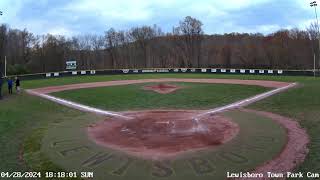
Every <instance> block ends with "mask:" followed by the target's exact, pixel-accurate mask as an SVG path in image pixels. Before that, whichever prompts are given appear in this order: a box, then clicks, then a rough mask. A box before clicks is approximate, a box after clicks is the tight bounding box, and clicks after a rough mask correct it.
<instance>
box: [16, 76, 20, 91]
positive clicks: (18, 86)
mask: <svg viewBox="0 0 320 180" xmlns="http://www.w3.org/2000/svg"><path fill="white" fill-rule="evenodd" d="M16 91H17V92H18V93H19V92H20V79H19V77H18V76H17V77H16Z"/></svg>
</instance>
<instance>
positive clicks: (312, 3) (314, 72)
mask: <svg viewBox="0 0 320 180" xmlns="http://www.w3.org/2000/svg"><path fill="white" fill-rule="evenodd" d="M310 6H311V7H314V13H315V15H316V20H317V31H318V32H317V38H318V41H319V51H318V54H319V57H318V58H319V66H320V37H319V20H318V13H317V6H318V4H317V1H313V2H311V3H310ZM313 64H314V69H313V75H314V77H315V76H316V65H315V64H316V60H315V58H314V63H313Z"/></svg>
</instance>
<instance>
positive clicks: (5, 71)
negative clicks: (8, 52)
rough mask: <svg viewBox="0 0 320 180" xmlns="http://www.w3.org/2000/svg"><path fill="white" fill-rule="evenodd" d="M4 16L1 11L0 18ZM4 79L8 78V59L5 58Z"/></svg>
mask: <svg viewBox="0 0 320 180" xmlns="http://www.w3.org/2000/svg"><path fill="white" fill-rule="evenodd" d="M2 15H3V12H2V11H0V16H2ZM4 77H7V57H6V56H5V58H4Z"/></svg>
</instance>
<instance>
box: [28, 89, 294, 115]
mask: <svg viewBox="0 0 320 180" xmlns="http://www.w3.org/2000/svg"><path fill="white" fill-rule="evenodd" d="M296 85H297V83H292V84H289V85H287V86H284V87H281V88H277V89H274V90H271V91H268V92H265V93H262V94H259V95H256V96H254V97H251V98H247V99H244V100H241V101H238V102H235V103H232V104H229V105H226V106H222V107H218V108H215V109H212V110H208V111H207V112H204V113H202V114H198V115H197V116H194V117H193V119H198V118H200V117H201V116H205V115H209V114H215V113H220V112H223V111H226V110H230V109H234V108H239V107H243V106H246V105H249V104H251V103H254V102H257V101H259V100H262V99H265V98H267V97H270V96H272V95H274V94H277V93H280V92H282V91H284V90H287V89H289V88H292V87H294V86H296ZM26 91H27V93H29V94H31V95H35V96H39V97H42V98H45V99H48V100H50V101H53V102H56V103H58V104H62V105H65V106H68V107H71V108H74V109H78V110H81V111H85V112H93V113H96V114H101V115H107V116H115V117H119V118H124V119H130V117H127V116H124V115H121V114H119V113H116V112H111V111H105V110H102V109H98V108H93V107H90V106H86V105H82V104H79V103H76V102H72V101H69V100H65V99H61V98H57V97H54V96H50V95H47V94H43V93H38V92H36V91H33V90H26Z"/></svg>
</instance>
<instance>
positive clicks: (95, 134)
mask: <svg viewBox="0 0 320 180" xmlns="http://www.w3.org/2000/svg"><path fill="white" fill-rule="evenodd" d="M199 113H201V111H187V110H184V111H182V110H180V111H137V112H124V113H123V114H124V115H126V116H128V117H131V119H129V120H124V119H121V118H116V117H113V118H110V119H107V120H105V121H103V122H99V123H97V124H94V125H91V126H90V127H88V134H89V137H90V138H91V139H92V140H93V141H95V142H96V143H97V144H99V145H102V146H105V147H109V148H112V149H115V150H121V151H122V152H126V153H127V154H130V155H134V156H138V157H141V158H144V159H152V160H160V159H161V160H163V159H171V158H173V157H176V156H177V155H180V154H183V153H186V152H192V151H195V150H201V149H208V148H211V147H214V146H218V145H221V144H223V143H226V142H228V141H229V140H231V139H232V138H233V137H235V136H236V135H237V134H238V132H239V127H238V125H237V124H235V123H233V122H232V121H230V120H228V119H227V118H225V117H222V116H220V115H214V116H209V115H208V116H205V117H202V118H201V122H199V123H197V122H196V121H195V120H193V119H192V117H193V116H195V115H197V114H199Z"/></svg>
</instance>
